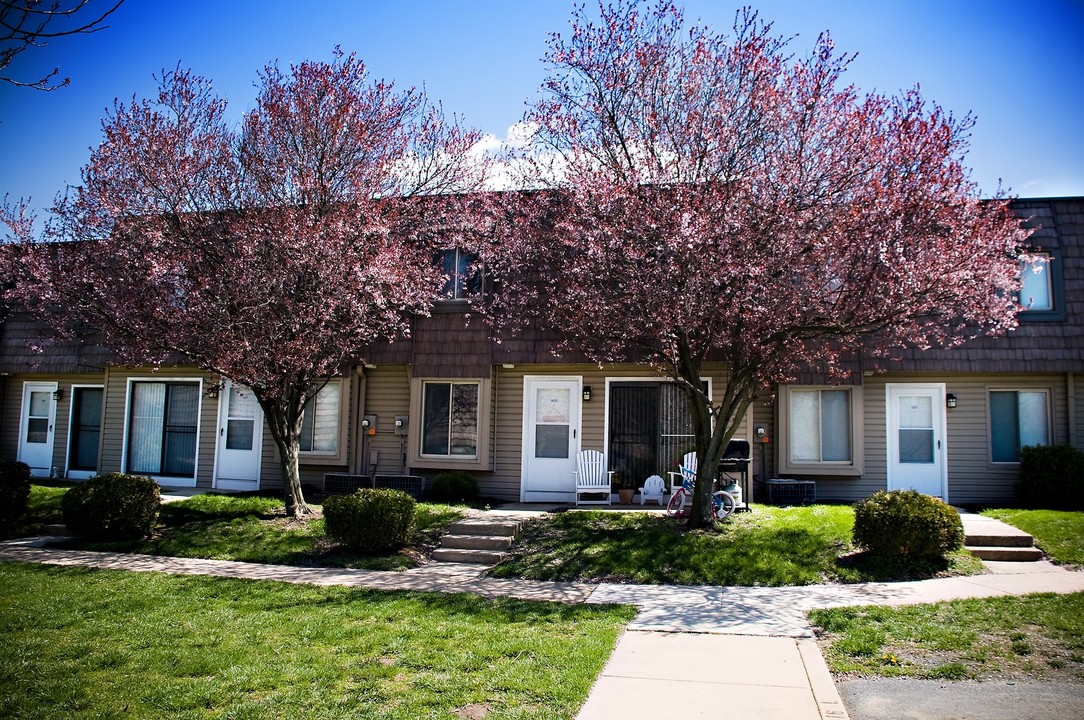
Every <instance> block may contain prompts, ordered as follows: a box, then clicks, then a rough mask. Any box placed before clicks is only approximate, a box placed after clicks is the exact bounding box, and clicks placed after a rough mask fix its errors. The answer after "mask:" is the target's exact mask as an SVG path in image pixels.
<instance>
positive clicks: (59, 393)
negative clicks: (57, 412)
mask: <svg viewBox="0 0 1084 720" xmlns="http://www.w3.org/2000/svg"><path fill="white" fill-rule="evenodd" d="M53 399H54V400H56V401H57V402H60V401H61V400H63V399H64V391H63V390H61V389H60V388H57V389H56V390H54V391H53Z"/></svg>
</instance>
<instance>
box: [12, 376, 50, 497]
mask: <svg viewBox="0 0 1084 720" xmlns="http://www.w3.org/2000/svg"><path fill="white" fill-rule="evenodd" d="M58 387H59V386H58V385H57V383H55V382H31V381H26V382H24V383H23V398H22V402H20V404H19V455H18V459H19V461H20V462H24V463H26V464H27V465H29V466H30V474H31V475H32V476H33V477H49V475H50V473H51V471H52V466H53V443H54V442H55V441H56V398H55V397H54V396H53V393H55V392H56V391H57V388H58ZM36 392H44V393H48V396H49V429H48V433H47V436H46V438H47V439H46V441H45V443H27V441H26V434H27V432H28V431H29V429H30V397H31V393H36ZM36 417H37V416H36ZM42 460H44V461H45V464H44V465H42Z"/></svg>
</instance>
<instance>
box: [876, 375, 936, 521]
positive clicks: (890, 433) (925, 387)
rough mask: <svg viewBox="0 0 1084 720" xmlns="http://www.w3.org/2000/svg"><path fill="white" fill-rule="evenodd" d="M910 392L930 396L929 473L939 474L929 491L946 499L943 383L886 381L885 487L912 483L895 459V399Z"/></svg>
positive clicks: (896, 431) (902, 487)
mask: <svg viewBox="0 0 1084 720" xmlns="http://www.w3.org/2000/svg"><path fill="white" fill-rule="evenodd" d="M909 392H912V393H915V394H918V395H929V396H930V397H931V398H932V409H933V427H932V430H933V452H934V463H933V465H934V467H933V468H931V472H935V473H937V474H938V475H939V477H938V478H936V479H935V482H936V485H937V488H936V490H937V492H936V493H929V494H931V495H936V497H940V498H941V499H942V500H944V501H945V502H948V433H947V423H946V417H945V383H886V384H885V420H886V422H885V435H886V438H885V439H886V443H885V445H886V448H887V454H886V457H885V462H886V472H887V487H888V489H889V490H907V489H911V488H912V487H913V485H914V483H911V482H909V481H908V480H907V479H906V478H905V477H902V474H903V473H902V470H901V468H900V464H899V463H898V462H895V461H894V458H896V457H897V455H898V452H899V414H898V413H897V408H896V400H897V398H898V397H899V396H900V395H905V394H907V393H909Z"/></svg>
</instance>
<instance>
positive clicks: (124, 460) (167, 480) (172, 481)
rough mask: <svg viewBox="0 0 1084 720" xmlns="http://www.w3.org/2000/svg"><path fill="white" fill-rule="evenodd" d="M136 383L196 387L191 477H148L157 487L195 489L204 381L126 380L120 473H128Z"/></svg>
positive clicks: (140, 377) (151, 377)
mask: <svg viewBox="0 0 1084 720" xmlns="http://www.w3.org/2000/svg"><path fill="white" fill-rule="evenodd" d="M136 383H159V384H164V385H168V384H170V383H186V384H189V385H196V386H198V391H199V398H198V400H197V401H196V458H195V462H194V464H193V466H192V477H191V478H188V477H180V476H177V475H150V476H149V477H150V478H151V479H152V480H154V481H155V482H157V483H158V484H159V485H163V486H166V487H196V481H197V479H198V478H199V470H200V467H199V466H200V448H201V444H200V442H201V441H200V435H201V432H202V430H203V399H204V395H203V392H204V387H203V384H204V381H203V378H202V377H192V376H189V377H159V376H156V375H145V376H137V377H130V378H128V382H127V386H126V388H125V393H124V440H123V446H122V447H121V456H120V471H121V472H122V473H127V472H129V470H128V442H129V437H128V434H129V432H130V431H131V425H132V390H133V385H135V384H136Z"/></svg>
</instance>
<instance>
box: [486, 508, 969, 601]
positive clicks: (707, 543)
mask: <svg viewBox="0 0 1084 720" xmlns="http://www.w3.org/2000/svg"><path fill="white" fill-rule="evenodd" d="M853 526H854V512H853V510H852V509H851V508H850V507H849V506H843V505H813V506H810V507H800V508H799V507H793V508H777V507H770V506H766V505H760V506H757V508H756V509H755V510H754V511H753V512H750V513H739V514H737V515H734V516H732V517H731V518H730V519H728V520H727V521H726V522H724V523H722V525H721V529H720V530H719V531H718V532H704V531H692V532H690V531H688V530H686V529H685V527H684V525H683V524H682V523H681V522H679V521H676V520H674V519H672V518H667V517H664V516H661V515H658V514H647V513H607V512H598V511H595V512H565V513H559V514H556V515H553V516H551V517H549V518H546V519H542V520H538V521H534V522H532V523H530V524H528V526H527V527H526V528H525V530H524V531H523V532H522V533H521V534H520V536H519V537H518V538H517V540H516V543H515V546H514V547H513V549H512V554H511V556H510V557H509V558H508V559H507V560H506V561H505V562H502V563H501V564H500V565H497V566H496V567H495V568H494V569H493V571H492V574H493V575H495V576H497V577H526V578H532V579H537V580H581V581H595V580H598V581H613V582H634V583H648V584H653V583H661V584H707V585H764V586H780V585H808V584H812V583H819V582H824V581H841V582H863V581H868V580H894V579H911V578H916V577H931V576H934V575H937V574H945V573H957V574H963V573H975V572H981V567H982V566H981V563H979V562H978V561H977V560H975V559H974V558H972V557H971V556H970V555H969V554H967V553H966V552H964V551H961V552H960V553H956V554H954V555H952V556H951V558H950V559H949V561H947V562H943V563H932V564H926V565H922V566H917V565H915V564H906V565H900V564H892V563H886V562H884V561H879V560H873V559H870V558H868V557H866V556H864V555H863V554H859V553H855V552H854V549H853V548H852V546H851V529H852V528H853Z"/></svg>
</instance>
